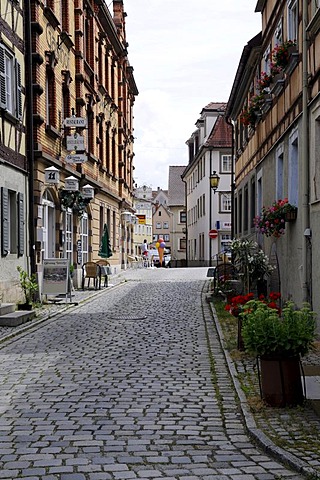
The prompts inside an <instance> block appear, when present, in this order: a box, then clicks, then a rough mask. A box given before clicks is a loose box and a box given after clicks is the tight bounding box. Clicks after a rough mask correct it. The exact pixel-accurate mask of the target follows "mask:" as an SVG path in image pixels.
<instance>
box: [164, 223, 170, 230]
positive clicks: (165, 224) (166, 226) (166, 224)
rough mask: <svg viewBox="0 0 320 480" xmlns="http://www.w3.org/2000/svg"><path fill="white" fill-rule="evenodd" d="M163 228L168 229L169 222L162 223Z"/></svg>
mask: <svg viewBox="0 0 320 480" xmlns="http://www.w3.org/2000/svg"><path fill="white" fill-rule="evenodd" d="M163 228H164V229H165V230H167V229H168V228H169V222H163Z"/></svg>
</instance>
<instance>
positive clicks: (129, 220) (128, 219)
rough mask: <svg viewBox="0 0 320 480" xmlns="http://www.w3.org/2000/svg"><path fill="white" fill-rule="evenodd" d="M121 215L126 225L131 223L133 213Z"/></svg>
mask: <svg viewBox="0 0 320 480" xmlns="http://www.w3.org/2000/svg"><path fill="white" fill-rule="evenodd" d="M121 215H122V219H123V221H124V222H125V223H130V222H131V217H132V214H131V212H122V213H121Z"/></svg>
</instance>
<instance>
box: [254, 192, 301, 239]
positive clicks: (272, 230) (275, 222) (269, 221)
mask: <svg viewBox="0 0 320 480" xmlns="http://www.w3.org/2000/svg"><path fill="white" fill-rule="evenodd" d="M287 214H288V218H290V221H293V220H295V218H291V215H292V217H293V216H294V215H295V216H297V207H295V206H294V205H291V204H290V203H289V202H288V199H287V198H285V199H283V200H278V201H277V202H274V203H273V204H272V205H271V207H263V208H262V211H261V215H260V216H257V217H255V219H254V224H255V226H256V228H257V230H258V231H259V232H260V233H262V234H263V235H266V236H267V237H271V236H272V237H275V238H279V237H281V235H283V234H284V233H285V222H286V215H287Z"/></svg>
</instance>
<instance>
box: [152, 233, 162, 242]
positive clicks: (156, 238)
mask: <svg viewBox="0 0 320 480" xmlns="http://www.w3.org/2000/svg"><path fill="white" fill-rule="evenodd" d="M158 238H159V235H157V234H153V237H152V240H153V242H156V241H157V240H158ZM163 240H164V239H163Z"/></svg>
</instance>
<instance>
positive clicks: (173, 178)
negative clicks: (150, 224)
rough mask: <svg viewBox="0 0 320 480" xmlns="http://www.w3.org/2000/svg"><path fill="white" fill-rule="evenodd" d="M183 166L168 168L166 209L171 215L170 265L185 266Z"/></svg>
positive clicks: (185, 234) (185, 219) (185, 232)
mask: <svg viewBox="0 0 320 480" xmlns="http://www.w3.org/2000/svg"><path fill="white" fill-rule="evenodd" d="M185 168H186V167H185V166H180V165H179V166H171V165H170V166H169V181H168V207H169V209H170V212H171V215H172V221H171V225H172V227H171V230H170V236H171V265H172V266H173V267H175V266H177V267H181V266H186V249H187V229H186V221H187V213H186V196H185V188H184V183H183V181H182V178H181V175H182V174H183V172H184V170H185Z"/></svg>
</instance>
